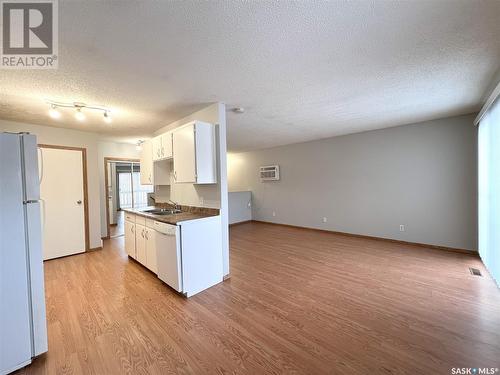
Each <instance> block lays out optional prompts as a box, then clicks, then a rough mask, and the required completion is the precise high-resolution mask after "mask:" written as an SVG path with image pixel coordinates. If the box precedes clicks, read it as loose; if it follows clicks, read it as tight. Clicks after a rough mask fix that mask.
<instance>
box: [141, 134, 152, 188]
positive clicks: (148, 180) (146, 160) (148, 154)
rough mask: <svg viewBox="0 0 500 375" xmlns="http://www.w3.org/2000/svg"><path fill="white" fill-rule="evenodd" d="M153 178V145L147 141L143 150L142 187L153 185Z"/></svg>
mask: <svg viewBox="0 0 500 375" xmlns="http://www.w3.org/2000/svg"><path fill="white" fill-rule="evenodd" d="M153 178H154V175H153V145H152V141H146V142H144V143H143V144H142V150H141V185H153V183H154V180H153Z"/></svg>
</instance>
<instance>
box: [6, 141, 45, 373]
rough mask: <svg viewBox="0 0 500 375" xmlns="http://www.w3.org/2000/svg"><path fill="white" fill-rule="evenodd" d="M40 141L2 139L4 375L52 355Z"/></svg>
mask: <svg viewBox="0 0 500 375" xmlns="http://www.w3.org/2000/svg"><path fill="white" fill-rule="evenodd" d="M37 152H38V150H37V141H36V137H35V136H34V135H30V134H11V133H0V374H8V373H10V372H12V371H14V370H16V369H19V368H21V367H24V366H26V365H28V364H29V363H31V360H32V359H33V358H34V357H36V356H38V355H40V354H42V353H44V352H46V351H47V349H48V347H47V323H46V315H45V292H44V280H43V258H42V232H41V217H40V186H39V171H38V157H37V156H38V155H37Z"/></svg>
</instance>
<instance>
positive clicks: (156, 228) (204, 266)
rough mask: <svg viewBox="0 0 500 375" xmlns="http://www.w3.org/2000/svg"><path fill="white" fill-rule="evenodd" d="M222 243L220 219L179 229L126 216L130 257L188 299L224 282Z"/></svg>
mask: <svg viewBox="0 0 500 375" xmlns="http://www.w3.org/2000/svg"><path fill="white" fill-rule="evenodd" d="M221 240H222V233H221V223H220V216H212V217H207V218H202V219H196V220H188V221H183V222H179V223H178V225H171V224H166V223H163V222H159V221H155V220H152V219H147V218H145V217H144V216H142V215H134V214H132V213H129V212H127V213H126V216H125V250H126V252H127V254H128V255H129V256H130V257H131V258H134V259H135V260H136V261H137V262H139V263H140V264H142V265H143V266H144V267H147V268H148V269H149V270H151V271H152V272H154V273H155V274H156V275H158V277H159V278H160V280H162V281H163V282H165V283H166V284H167V285H169V286H170V287H172V288H173V289H175V290H176V291H178V292H180V293H182V294H184V295H185V296H186V297H191V296H193V295H195V294H196V293H199V292H201V291H202V290H205V289H207V288H210V287H211V286H213V285H215V284H217V283H220V282H221V281H222V276H223V274H222V252H221V249H222V242H221Z"/></svg>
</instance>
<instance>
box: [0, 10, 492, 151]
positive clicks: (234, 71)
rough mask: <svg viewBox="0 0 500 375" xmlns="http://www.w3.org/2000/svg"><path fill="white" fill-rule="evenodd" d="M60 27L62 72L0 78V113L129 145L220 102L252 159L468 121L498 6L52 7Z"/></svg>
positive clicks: (485, 71) (488, 59) (485, 77)
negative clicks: (406, 127) (398, 128)
mask: <svg viewBox="0 0 500 375" xmlns="http://www.w3.org/2000/svg"><path fill="white" fill-rule="evenodd" d="M59 28H60V30H59V44H60V45H59V69H58V70H46V71H39V70H32V71H8V70H3V71H1V72H0V118H3V119H8V120H14V121H24V122H29V123H36V124H43V125H50V126H60V127H65V128H74V129H80V130H89V131H93V132H98V133H102V134H104V135H105V136H106V137H109V139H110V140H116V141H134V140H137V139H139V138H144V137H146V136H150V135H151V134H152V133H153V131H155V130H157V129H159V128H161V127H162V126H164V125H167V124H169V123H171V122H172V121H174V120H176V119H178V118H181V117H183V116H185V115H187V114H189V113H191V112H194V111H196V110H198V109H200V108H202V107H204V106H206V105H207V103H211V102H216V101H223V102H226V103H227V105H228V108H231V107H232V106H242V107H245V109H246V112H245V114H242V115H238V114H233V113H231V112H230V113H228V144H229V148H230V149H231V150H250V149H257V148H264V147H271V146H276V145H282V144H288V143H295V142H302V141H307V140H312V139H319V138H325V137H330V136H334V135H340V134H348V133H354V132H360V131H365V130H370V129H376V128H383V127H389V126H395V125H401V124H405V123H413V122H418V121H424V120H428V119H433V118H440V117H446V116H451V115H458V114H464V113H471V112H474V111H477V110H478V109H479V108H480V103H481V100H482V99H483V95H484V92H485V89H486V87H487V86H488V84H489V82H490V80H491V78H492V77H493V75H494V73H495V72H496V71H497V69H498V68H499V67H500V43H499V40H500V1H497V0H490V1H470V0H465V1H462V0H451V1H447V0H443V1H412V2H389V1H359V2H340V1H333V2H318V1H304V2H266V1H264V2H261V1H259V2H257V1H250V2H237V1H230V2H226V1H214V2H198V1H186V2H170V1H164V2H163V1H140V2H137V1H100V2H97V1H60V2H59ZM46 98H48V99H53V100H61V101H83V102H87V103H91V104H102V105H106V106H109V107H111V108H113V109H115V111H114V113H113V115H114V116H113V117H114V121H113V125H112V127H110V126H109V125H107V124H105V123H104V122H103V121H102V115H100V114H90V113H89V114H88V119H87V121H86V122H85V123H79V122H77V121H75V120H74V118H73V116H72V113H71V112H66V111H64V116H63V118H62V119H61V120H60V121H59V122H56V121H54V120H52V119H50V118H49V117H48V115H47V110H48V107H47V106H46V105H45V104H44V99H46Z"/></svg>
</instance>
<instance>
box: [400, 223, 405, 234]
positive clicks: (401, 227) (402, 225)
mask: <svg viewBox="0 0 500 375" xmlns="http://www.w3.org/2000/svg"><path fill="white" fill-rule="evenodd" d="M399 231H400V232H404V231H405V226H404V224H401V225H400V226H399Z"/></svg>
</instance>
